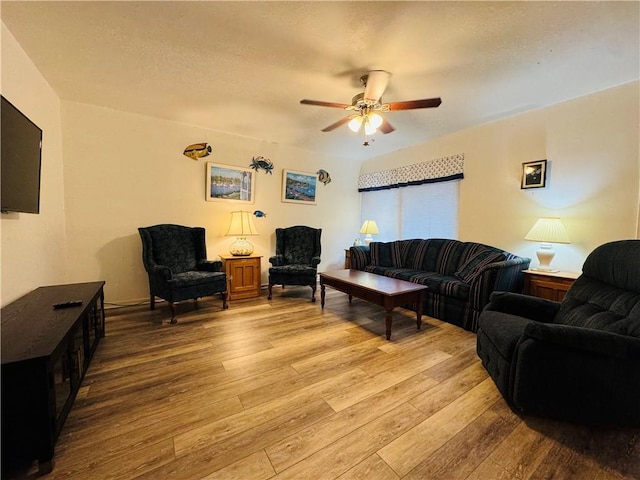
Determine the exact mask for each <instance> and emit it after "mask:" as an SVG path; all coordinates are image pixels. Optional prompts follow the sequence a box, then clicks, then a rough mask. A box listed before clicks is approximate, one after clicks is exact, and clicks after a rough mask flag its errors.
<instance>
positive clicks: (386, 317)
mask: <svg viewBox="0 0 640 480" xmlns="http://www.w3.org/2000/svg"><path fill="white" fill-rule="evenodd" d="M392 310H393V309H392V308H386V309H385V315H384V321H385V323H386V324H387V340H391V311H392Z"/></svg>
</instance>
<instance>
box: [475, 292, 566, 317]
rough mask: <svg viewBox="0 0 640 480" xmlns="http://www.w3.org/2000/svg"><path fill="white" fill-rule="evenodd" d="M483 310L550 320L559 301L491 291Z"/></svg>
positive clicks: (557, 308) (556, 310) (558, 307)
mask: <svg viewBox="0 0 640 480" xmlns="http://www.w3.org/2000/svg"><path fill="white" fill-rule="evenodd" d="M485 310H493V311H496V312H502V313H508V314H511V315H516V316H518V317H524V318H527V319H529V320H535V321H537V322H543V323H546V322H551V321H553V319H554V318H555V316H556V314H557V313H558V310H560V302H554V301H553V300H547V299H545V298H538V297H532V296H531V295H524V294H522V293H513V292H493V293H492V294H491V297H490V301H489V303H488V304H487V306H486V307H485Z"/></svg>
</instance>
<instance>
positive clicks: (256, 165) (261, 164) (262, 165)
mask: <svg viewBox="0 0 640 480" xmlns="http://www.w3.org/2000/svg"><path fill="white" fill-rule="evenodd" d="M251 160H252V161H251V165H249V166H250V167H251V168H253V169H254V170H255V171H256V172H257V171H258V170H260V169H263V170H264V173H270V174H271V175H273V172H272V170H273V163H272V162H271V160H269V159H268V158H264V157H263V156H259V157H253V158H252V159H251Z"/></svg>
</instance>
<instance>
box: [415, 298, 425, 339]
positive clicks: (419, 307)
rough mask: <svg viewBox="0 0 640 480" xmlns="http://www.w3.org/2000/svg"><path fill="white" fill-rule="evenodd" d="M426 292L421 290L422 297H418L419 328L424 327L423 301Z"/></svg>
mask: <svg viewBox="0 0 640 480" xmlns="http://www.w3.org/2000/svg"><path fill="white" fill-rule="evenodd" d="M423 297H424V293H423V292H420V297H419V298H418V305H416V307H417V308H416V317H417V319H416V320H417V326H418V330H420V327H422V303H423Z"/></svg>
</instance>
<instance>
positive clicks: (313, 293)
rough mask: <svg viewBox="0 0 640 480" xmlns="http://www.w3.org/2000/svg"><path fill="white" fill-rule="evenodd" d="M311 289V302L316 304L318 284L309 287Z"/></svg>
mask: <svg viewBox="0 0 640 480" xmlns="http://www.w3.org/2000/svg"><path fill="white" fill-rule="evenodd" d="M309 286H310V287H311V302H312V303H315V301H316V288H317V286H316V284H315V283H314V284H313V285H309Z"/></svg>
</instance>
